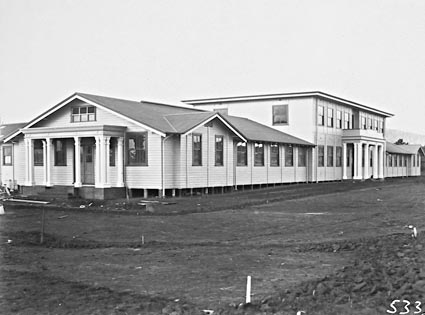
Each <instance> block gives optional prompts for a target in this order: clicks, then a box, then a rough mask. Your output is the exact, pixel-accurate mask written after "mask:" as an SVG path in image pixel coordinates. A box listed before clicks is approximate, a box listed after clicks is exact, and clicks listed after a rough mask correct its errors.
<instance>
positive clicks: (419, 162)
mask: <svg viewBox="0 0 425 315" xmlns="http://www.w3.org/2000/svg"><path fill="white" fill-rule="evenodd" d="M416 166H421V158H420V156H419V153H418V154H417V155H416Z"/></svg>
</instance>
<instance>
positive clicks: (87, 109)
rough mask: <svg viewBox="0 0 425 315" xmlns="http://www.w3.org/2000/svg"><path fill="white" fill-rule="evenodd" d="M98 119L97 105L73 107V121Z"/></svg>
mask: <svg viewBox="0 0 425 315" xmlns="http://www.w3.org/2000/svg"><path fill="white" fill-rule="evenodd" d="M95 120H96V107H94V106H78V107H73V108H72V114H71V122H84V121H95Z"/></svg>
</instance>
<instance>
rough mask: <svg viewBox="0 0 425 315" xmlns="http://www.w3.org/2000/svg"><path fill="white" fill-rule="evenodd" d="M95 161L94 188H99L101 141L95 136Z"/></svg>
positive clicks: (100, 177)
mask: <svg viewBox="0 0 425 315" xmlns="http://www.w3.org/2000/svg"><path fill="white" fill-rule="evenodd" d="M95 139H96V156H95V157H96V160H95V161H94V162H95V163H94V165H95V168H94V178H95V179H94V181H95V187H100V186H101V179H102V176H101V163H100V162H101V158H100V147H101V145H100V141H101V137H98V136H96V137H95Z"/></svg>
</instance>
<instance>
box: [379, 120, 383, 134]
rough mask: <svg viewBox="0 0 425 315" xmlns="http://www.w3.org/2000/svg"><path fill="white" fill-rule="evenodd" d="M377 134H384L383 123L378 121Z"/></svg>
mask: <svg viewBox="0 0 425 315" xmlns="http://www.w3.org/2000/svg"><path fill="white" fill-rule="evenodd" d="M379 132H380V133H384V122H383V121H382V120H380V121H379Z"/></svg>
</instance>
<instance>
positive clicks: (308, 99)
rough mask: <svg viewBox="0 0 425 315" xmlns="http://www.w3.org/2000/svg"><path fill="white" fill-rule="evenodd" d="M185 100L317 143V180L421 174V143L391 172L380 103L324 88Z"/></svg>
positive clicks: (314, 173) (314, 154) (314, 156)
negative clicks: (356, 99) (354, 99)
mask: <svg viewBox="0 0 425 315" xmlns="http://www.w3.org/2000/svg"><path fill="white" fill-rule="evenodd" d="M184 102H185V103H187V104H191V105H193V106H195V107H196V108H202V109H207V110H211V111H217V112H220V113H222V114H228V115H237V116H244V117H247V118H250V119H255V120H256V121H258V122H260V123H262V124H265V125H267V126H270V127H272V128H275V129H276V130H279V131H283V132H287V133H289V134H292V135H296V136H297V137H300V138H302V139H304V140H306V141H309V142H311V143H313V144H314V145H315V147H314V148H313V149H312V159H313V162H312V166H313V168H312V169H311V174H312V180H313V181H329V180H341V179H355V180H356V179H359V180H364V179H369V178H374V179H382V178H384V177H387V176H402V175H401V174H404V175H405V176H408V175H409V176H415V175H419V174H420V155H419V147H418V148H417V149H416V152H413V151H415V150H413V151H412V150H410V151H409V153H408V152H406V151H404V158H406V159H408V160H409V162H408V163H407V162H406V164H403V167H405V168H406V169H405V170H400V171H399V172H393V171H391V170H390V168H388V167H387V163H386V157H385V156H386V141H385V121H386V119H387V118H389V117H391V116H393V115H392V114H390V113H387V112H385V111H382V110H379V109H376V108H372V107H369V106H366V105H362V104H359V103H355V102H352V101H348V100H345V99H342V98H339V97H336V96H333V95H329V94H326V93H322V92H303V93H285V94H269V95H254V96H240V97H227V98H226V97H223V98H210V99H196V100H186V101H184ZM400 148H401V147H400ZM421 152H422V151H421ZM407 168H409V170H407ZM418 172H419V173H418Z"/></svg>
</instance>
